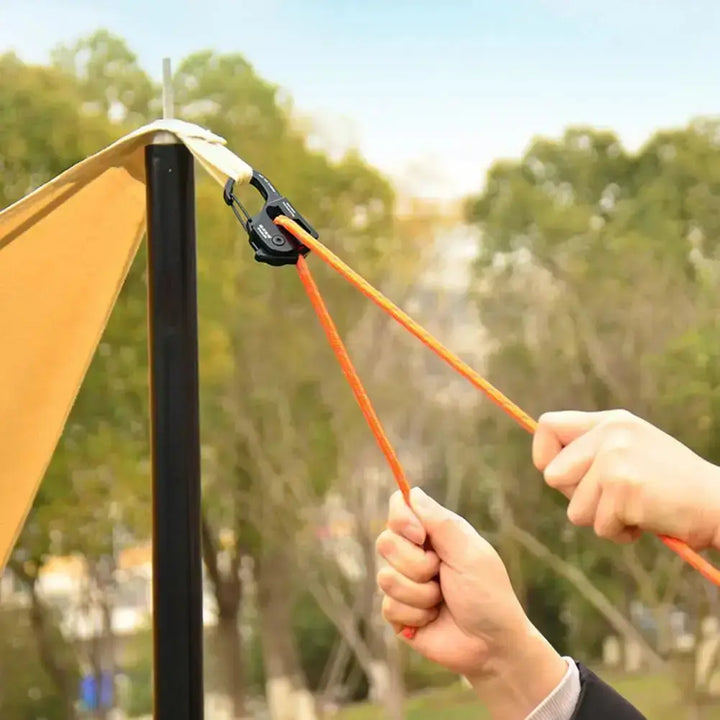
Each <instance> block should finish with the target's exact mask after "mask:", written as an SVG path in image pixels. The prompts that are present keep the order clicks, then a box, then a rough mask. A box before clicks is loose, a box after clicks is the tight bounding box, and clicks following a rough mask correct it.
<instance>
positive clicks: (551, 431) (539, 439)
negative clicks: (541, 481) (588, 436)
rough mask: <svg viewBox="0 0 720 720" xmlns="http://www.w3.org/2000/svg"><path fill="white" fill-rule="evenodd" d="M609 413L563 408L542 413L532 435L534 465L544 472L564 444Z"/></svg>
mask: <svg viewBox="0 0 720 720" xmlns="http://www.w3.org/2000/svg"><path fill="white" fill-rule="evenodd" d="M611 413H612V411H605V412H580V411H576V410H565V411H562V412H549V413H545V414H544V415H542V416H541V417H540V419H539V420H538V426H537V430H536V431H535V436H534V437H533V446H532V455H533V463H534V465H535V467H536V468H537V469H538V470H540V472H544V471H545V468H546V467H547V466H548V465H549V464H550V462H551V461H552V460H554V459H555V457H556V455H558V454H559V453H560V451H561V450H562V449H563V448H564V447H565V446H566V445H569V444H570V443H571V442H573V441H574V440H577V439H578V438H579V437H580V436H581V435H585V433H587V432H590V430H592V429H593V428H594V427H596V426H597V425H598V424H599V423H601V422H602V421H603V420H606V419H608V416H609V415H610V414H611Z"/></svg>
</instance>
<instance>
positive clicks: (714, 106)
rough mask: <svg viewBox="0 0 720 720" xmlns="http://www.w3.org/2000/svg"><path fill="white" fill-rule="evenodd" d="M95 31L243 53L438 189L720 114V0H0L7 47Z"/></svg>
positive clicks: (362, 144) (184, 51) (343, 130)
mask: <svg viewBox="0 0 720 720" xmlns="http://www.w3.org/2000/svg"><path fill="white" fill-rule="evenodd" d="M98 28H107V29H109V30H111V31H112V32H114V33H116V34H118V35H120V36H122V37H124V38H125V39H126V41H127V42H128V44H129V45H130V47H131V49H132V50H133V51H134V52H136V53H137V55H138V56H139V58H140V60H141V62H142V64H143V66H144V67H145V68H146V70H147V71H148V72H150V73H151V74H152V75H154V76H156V77H158V78H159V77H160V75H161V67H162V58H163V57H165V56H168V57H170V58H171V59H172V60H173V63H174V64H175V65H177V64H178V63H179V62H180V60H181V59H182V58H183V57H185V56H186V55H188V54H189V53H191V52H194V51H197V50H202V49H207V48H212V49H215V50H218V51H221V52H240V53H242V54H243V55H245V57H246V58H247V59H248V60H249V61H250V62H251V63H252V64H253V65H254V66H255V69H256V70H257V72H258V73H259V74H260V75H262V76H263V77H264V78H266V79H267V80H270V81H271V82H273V83H276V84H278V85H279V86H281V87H282V88H283V89H284V90H285V91H286V92H287V93H288V94H289V95H290V96H291V97H292V98H293V103H294V106H295V108H296V111H297V112H298V114H301V115H303V116H309V117H312V118H313V120H314V122H315V123H316V124H317V126H318V127H319V128H320V131H321V133H322V136H323V138H324V139H325V143H326V145H327V146H328V147H329V148H338V147H340V148H346V147H356V148H358V149H359V150H360V151H361V152H362V154H363V155H364V156H365V157H366V158H367V160H368V161H369V162H371V163H372V164H374V165H375V166H377V167H378V168H380V169H381V170H383V171H384V172H386V173H388V174H389V175H390V176H391V177H392V178H393V179H394V180H395V181H396V183H397V184H398V187H399V189H400V190H401V191H403V192H404V193H406V194H413V195H422V196H428V197H440V198H454V197H460V196H464V195H467V194H470V193H473V192H478V191H479V190H480V189H481V187H482V184H483V178H484V174H485V172H486V170H487V169H488V167H489V166H490V164H491V163H492V162H493V161H494V160H496V159H499V158H506V157H517V156H519V155H520V154H522V152H523V150H524V149H525V148H526V147H527V146H528V144H529V143H530V141H531V140H532V138H533V137H535V136H538V135H546V136H547V135H549V136H558V135H559V134H560V133H562V131H563V129H564V128H566V127H567V126H569V125H576V124H589V125H593V126H596V127H602V128H609V129H612V130H614V131H616V132H617V133H618V134H619V135H620V137H621V138H622V140H623V142H624V143H625V144H626V145H627V146H628V147H629V148H631V149H634V148H636V147H638V146H639V145H641V144H642V143H643V142H644V141H645V140H646V139H647V138H648V137H649V135H650V134H651V133H652V132H654V131H655V130H657V129H659V128H665V127H675V126H678V125H682V124H685V123H686V122H688V121H689V120H690V119H692V118H693V117H697V116H702V115H705V116H706V115H713V114H716V113H718V110H720V2H718V1H717V0H687V2H684V3H683V2H678V1H677V0H598V1H596V2H593V1H591V0H462V1H461V0H434V1H430V0H414V1H411V0H254V1H253V2H250V1H248V0H22V2H18V1H17V0H0V52H3V51H7V50H13V51H15V52H16V53H18V54H19V55H20V56H21V57H22V58H23V59H25V60H27V61H29V62H43V61H45V60H46V59H47V58H48V55H49V51H50V49H51V48H53V47H54V46H55V45H57V44H58V43H62V42H71V41H73V40H74V39H77V38H78V37H81V36H83V35H86V34H89V33H90V32H92V31H94V30H96V29H98Z"/></svg>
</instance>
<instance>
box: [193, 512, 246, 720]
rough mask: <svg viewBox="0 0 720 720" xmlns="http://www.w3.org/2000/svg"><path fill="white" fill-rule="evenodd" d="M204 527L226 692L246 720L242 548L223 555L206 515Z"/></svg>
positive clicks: (236, 716)
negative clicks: (241, 623) (241, 631)
mask: <svg viewBox="0 0 720 720" xmlns="http://www.w3.org/2000/svg"><path fill="white" fill-rule="evenodd" d="M201 528H202V538H203V544H202V552H203V562H204V564H205V569H206V570H207V573H208V576H209V577H210V582H211V583H212V586H213V590H214V591H215V602H216V603H217V608H218V624H217V628H216V633H217V635H216V638H217V647H218V655H219V658H220V677H221V681H222V683H221V687H222V694H223V695H224V696H225V697H226V698H228V700H229V701H230V704H231V707H232V712H233V718H234V720H244V718H246V717H248V713H247V709H246V703H247V698H246V693H245V690H246V682H245V663H244V657H243V643H242V637H241V635H240V610H241V607H242V599H243V583H242V579H241V577H240V549H239V548H237V547H236V548H235V549H234V552H233V553H232V555H231V557H229V558H228V557H227V556H226V557H223V558H221V556H220V550H219V548H218V546H217V544H216V543H215V539H214V537H213V534H212V530H211V528H210V524H209V523H208V520H207V518H206V517H205V515H204V514H203V516H202V525H201ZM222 560H225V561H226V562H222Z"/></svg>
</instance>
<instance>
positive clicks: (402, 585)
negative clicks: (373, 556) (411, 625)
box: [377, 567, 442, 610]
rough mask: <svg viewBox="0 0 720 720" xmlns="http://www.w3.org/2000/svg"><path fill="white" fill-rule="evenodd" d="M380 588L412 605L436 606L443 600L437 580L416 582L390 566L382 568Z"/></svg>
mask: <svg viewBox="0 0 720 720" xmlns="http://www.w3.org/2000/svg"><path fill="white" fill-rule="evenodd" d="M377 583H378V586H379V587H380V589H381V590H382V591H383V592H384V593H385V594H386V595H388V596H389V597H391V598H393V600H397V601H398V602H401V603H405V604H406V605H412V607H416V608H422V609H424V610H427V609H428V608H431V607H435V606H436V605H438V604H439V603H440V601H441V600H442V593H441V592H440V585H439V583H437V582H436V581H430V582H426V583H416V582H414V581H413V580H410V579H409V578H407V577H405V576H404V575H401V574H400V573H399V572H397V571H396V570H394V569H393V568H390V567H385V568H382V569H381V570H380V571H379V572H378V575H377Z"/></svg>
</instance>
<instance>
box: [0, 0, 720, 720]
mask: <svg viewBox="0 0 720 720" xmlns="http://www.w3.org/2000/svg"><path fill="white" fill-rule="evenodd" d="M718 38H720V5H718V4H717V3H716V2H711V1H710V0H693V2H689V3H684V4H681V3H677V2H671V1H669V0H654V1H653V2H650V1H649V0H648V1H647V2H643V1H642V0H634V1H632V0H626V1H624V2H620V1H619V0H605V1H603V2H591V1H590V0H587V1H586V0H577V1H576V2H571V1H570V0H508V1H506V2H504V3H497V2H490V1H489V0H488V1H480V0H478V1H476V2H473V1H472V0H466V1H465V2H460V1H451V0H447V1H446V2H444V3H435V2H429V1H425V0H416V2H409V0H396V1H395V2H393V3H387V2H381V1H380V0H366V1H365V2H362V3H360V2H350V1H349V0H347V1H346V0H335V2H330V0H326V1H322V0H304V1H301V0H262V1H257V2H254V3H251V2H247V1H246V0H242V1H239V0H238V1H235V2H232V1H226V2H217V0H205V1H204V2H197V0H187V2H170V0H154V2H152V3H147V2H142V3H141V2H139V0H125V1H124V2H121V3H118V2H109V0H92V1H91V0H63V1H61V0H25V2H22V3H14V4H11V3H10V2H9V0H2V1H0V206H2V207H4V206H6V205H8V204H9V203H11V202H13V201H14V200H17V199H18V198H20V197H22V196H23V195H25V194H26V193H28V192H29V191H30V190H32V189H33V188H35V187H37V186H38V185H40V184H42V183H43V182H45V181H47V180H49V179H50V178H51V177H54V176H55V175H56V174H58V173H59V172H61V171H62V170H64V169H66V168H68V167H69V166H71V165H73V164H74V163H76V162H78V161H80V160H81V159H83V158H84V157H86V156H87V155H88V154H90V153H92V152H94V151H96V150H98V149H100V148H102V147H104V146H106V145H107V144H109V143H110V142H112V141H113V140H115V139H117V138H118V137H120V136H121V135H123V134H125V133H126V132H128V131H129V130H132V129H134V128H136V127H138V126H140V125H142V124H143V123H145V122H147V121H150V120H152V119H155V118H157V117H159V116H160V114H161V102H160V98H161V91H160V87H159V78H160V75H161V59H162V58H163V57H165V56H170V57H171V58H172V60H173V67H174V70H175V73H174V81H173V82H174V93H175V102H176V115H177V116H178V117H180V118H182V119H185V120H189V121H192V122H195V123H198V124H201V125H204V126H206V127H208V128H210V129H211V130H213V131H214V132H215V133H217V134H219V135H222V136H224V137H225V138H226V139H227V140H228V143H229V146H230V148H231V149H232V150H233V151H235V152H236V153H237V154H238V155H240V156H241V157H243V158H244V159H246V160H247V161H248V162H249V163H250V164H251V165H253V166H255V167H257V168H258V169H260V170H261V171H262V172H264V173H266V174H267V175H268V176H269V177H270V178H271V179H272V180H273V181H274V182H275V183H276V184H277V185H278V186H279V188H280V190H281V191H282V192H283V193H284V194H286V195H287V196H289V197H290V198H291V199H292V201H293V202H294V203H295V204H296V206H297V207H298V208H299V209H300V211H301V212H302V213H303V214H304V215H305V216H306V217H307V218H308V219H309V220H310V221H311V222H312V223H313V224H314V225H315V227H316V228H318V229H319V231H320V234H321V239H323V240H324V242H325V243H326V244H328V245H329V246H330V247H331V248H333V249H334V250H335V251H336V252H338V253H339V254H340V255H341V256H342V257H344V258H345V259H346V260H347V261H348V262H349V263H350V264H351V265H352V266H353V267H355V268H356V269H358V270H359V271H360V272H362V273H363V274H365V275H366V276H367V277H368V278H369V279H370V280H371V281H372V282H374V283H375V284H376V285H377V286H378V287H380V288H381V289H382V290H383V291H384V292H386V293H387V294H388V295H389V296H390V297H391V298H393V299H394V300H395V301H396V302H398V303H399V304H400V305H401V306H403V307H404V308H405V309H406V310H408V311H409V312H411V313H412V314H413V315H414V316H415V317H416V318H417V319H418V320H420V321H421V322H423V323H424V324H425V325H426V326H427V327H428V328H429V329H430V330H431V331H432V332H434V333H436V334H437V335H438V336H439V337H440V339H441V340H442V341H443V342H445V343H446V344H447V345H449V346H450V347H451V348H453V349H454V350H456V351H458V352H459V353H461V354H462V356H463V357H464V358H465V359H466V360H467V361H468V362H470V363H471V364H472V365H473V366H474V367H476V368H478V369H479V370H481V371H482V372H483V373H485V374H486V375H487V377H488V378H489V379H490V380H491V381H492V382H493V383H495V384H497V385H498V386H499V387H500V388H502V389H503V390H504V391H505V392H506V393H507V394H509V395H510V396H511V397H512V398H513V399H515V400H516V401H517V402H518V403H519V404H521V405H522V406H523V407H525V408H526V409H527V410H528V411H529V412H531V413H533V414H535V415H537V414H539V413H541V412H542V411H545V410H549V409H558V408H566V407H573V408H584V409H604V408H611V407H624V408H628V409H630V410H632V411H634V412H636V413H638V414H640V415H642V416H643V417H645V418H647V419H649V420H651V421H652V422H654V423H656V424H658V425H660V426H661V427H662V428H663V429H665V430H667V431H669V432H671V433H673V434H675V435H676V436H678V437H679V438H680V439H682V440H683V441H684V442H686V443H687V444H689V445H690V446H691V447H692V448H693V449H695V450H697V451H698V452H700V453H701V454H703V455H704V456H706V457H708V458H709V459H711V460H713V461H715V462H720V314H719V311H720V287H719V286H718V281H719V280H720V277H719V276H720V122H719V121H718V116H717V112H718V110H719V109H720V42H718ZM251 203H252V196H249V204H251ZM197 207H198V252H199V258H198V264H199V273H200V277H199V305H200V344H201V374H202V387H201V396H202V438H203V445H202V457H203V491H204V501H203V528H202V530H203V540H204V546H203V555H204V557H203V559H204V574H205V602H204V607H205V653H206V658H205V668H206V678H205V689H206V706H207V718H208V720H241V719H243V720H244V719H246V718H248V719H249V718H258V719H259V718H268V719H269V720H320V719H321V718H330V717H334V718H338V719H339V720H374V719H375V718H378V719H379V718H390V719H391V720H399V719H400V718H408V719H409V720H428V719H429V718H444V719H445V718H447V719H448V720H466V719H467V720H469V719H470V718H473V719H476V718H483V717H484V715H483V711H482V708H480V706H479V705H478V704H477V703H476V702H474V701H473V697H472V695H471V693H470V692H469V691H468V690H467V689H466V688H465V687H464V686H463V684H462V683H461V682H460V680H459V679H458V678H457V677H454V676H452V675H449V674H448V673H445V672H443V671H441V670H439V669H438V668H436V667H433V666H431V665H429V664H427V663H424V662H423V661H422V660H421V659H419V658H418V657H417V656H415V655H413V654H412V653H410V652H408V651H407V649H406V648H404V647H403V646H400V645H399V644H398V643H397V642H396V640H395V638H394V637H393V635H392V631H391V630H390V629H389V628H387V627H386V626H385V625H384V624H383V622H382V620H381V617H380V612H379V602H378V596H377V593H376V591H375V580H374V576H375V573H376V570H377V558H376V556H375V549H374V540H375V537H376V535H377V533H378V532H379V531H380V530H381V529H382V527H383V526H384V519H385V513H386V504H387V499H388V496H389V494H390V493H391V492H392V490H393V489H394V486H393V482H392V477H391V475H390V473H389V471H388V469H387V468H386V466H385V464H384V460H383V458H382V456H381V455H380V453H379V452H378V450H377V448H376V447H375V444H374V441H373V438H372V436H371V435H370V434H369V432H368V430H367V428H366V426H365V425H364V421H363V419H362V416H361V415H360V413H359V411H358V410H357V408H356V406H355V404H354V400H353V398H352V395H351V393H350V391H349V389H348V388H347V387H346V385H345V381H344V378H343V377H342V375H341V372H340V370H339V368H338V367H337V366H336V362H335V359H334V357H333V355H332V353H331V351H330V349H329V348H328V346H327V343H326V341H325V339H324V336H323V335H322V333H321V331H320V329H319V327H318V325H317V321H316V319H315V316H314V315H313V313H312V310H311V309H310V307H309V305H308V303H307V300H306V298H305V297H304V295H303V293H302V290H301V288H300V287H299V286H298V283H297V281H296V278H295V276H294V274H292V273H287V272H283V271H277V270H273V269H271V268H268V267H265V266H260V265H257V264H256V263H254V261H253V259H252V252H251V250H250V248H249V247H248V245H247V240H246V237H245V236H244V234H243V233H242V231H241V230H240V228H239V227H238V225H237V222H236V220H235V219H234V217H233V216H232V214H231V213H230V212H229V211H228V209H227V207H226V206H225V205H224V204H223V203H222V201H221V197H220V193H219V192H218V189H217V186H216V185H215V184H214V183H212V182H211V181H209V180H207V179H206V178H205V177H203V175H202V173H201V172H199V173H198V195H197ZM81 261H82V260H81V259H80V258H79V259H78V262H81ZM317 276H318V280H319V283H320V284H321V286H322V289H323V292H324V293H325V295H326V299H327V302H328V304H329V306H330V308H331V310H332V312H333V314H334V316H335V318H336V320H337V322H338V325H339V326H340V328H341V330H342V332H343V335H344V337H345V338H346V339H347V342H348V344H349V347H350V351H351V353H352V356H353V358H354V360H355V361H356V363H357V365H358V369H359V371H360V374H361V376H362V377H363V379H364V380H365V382H366V384H367V387H368V390H369V392H370V395H371V397H372V398H373V400H374V401H375V403H376V405H377V408H378V412H379V414H380V416H381V418H382V419H383V421H384V422H385V424H386V426H387V429H388V431H389V433H390V435H391V437H392V440H393V441H394V443H395V444H396V446H397V448H398V450H399V452H400V454H401V457H402V460H403V462H404V464H405V466H406V469H407V471H408V474H409V476H410V478H411V480H412V482H413V483H416V484H421V485H422V486H423V487H424V488H425V489H426V490H427V491H428V492H430V493H431V494H433V495H434V496H435V497H437V498H438V499H439V500H441V501H442V502H444V503H446V504H447V505H448V506H449V507H451V508H452V509H454V510H456V511H458V512H460V513H462V514H463V515H465V516H466V517H468V518H469V519H470V520H471V521H472V522H473V523H474V524H475V525H476V527H478V528H479V529H480V530H481V531H482V532H483V533H484V534H485V535H486V536H487V537H488V539H489V540H490V541H491V542H492V543H493V544H494V545H495V547H496V548H497V549H498V550H499V552H500V553H501V555H502V556H503V558H504V560H505V561H506V563H507V565H508V568H509V570H510V573H511V576H512V579H513V582H514V585H515V588H516V590H517V592H518V594H519V596H520V598H521V599H522V601H523V603H524V605H525V607H526V608H527V611H528V613H529V615H530V617H531V618H532V620H533V621H534V622H535V623H536V624H537V625H538V627H539V628H540V629H541V630H542V631H543V632H544V633H545V634H546V636H547V637H548V638H549V639H550V641H551V642H552V643H553V644H554V645H555V646H556V647H557V648H558V649H559V650H560V651H561V652H563V653H568V654H572V655H574V656H575V657H577V658H578V659H581V660H583V661H584V662H586V663H588V664H591V665H592V666H593V667H595V668H598V669H599V671H600V673H601V674H602V675H603V677H605V678H606V679H607V680H608V681H610V682H612V683H613V684H615V685H616V686H617V687H618V688H619V689H620V690H621V691H622V692H624V693H626V694H627V695H628V697H629V698H630V699H632V700H633V701H634V702H635V703H636V704H637V705H638V707H639V708H640V709H641V710H643V711H644V712H645V713H646V714H647V715H648V716H649V717H652V718H660V719H661V720H662V718H678V717H690V718H703V717H704V718H720V665H718V659H719V657H720V630H719V629H718V623H717V621H716V620H715V617H716V616H717V613H718V609H719V601H720V598H718V594H717V591H716V588H714V587H712V586H711V585H709V584H708V583H706V582H705V581H703V580H702V579H701V578H699V576H697V575H696V574H694V573H693V572H692V571H690V570H688V569H687V568H686V567H685V566H683V564H682V562H681V561H680V560H679V559H678V558H676V557H675V556H674V555H673V554H672V553H670V552H669V551H668V550H667V549H666V548H664V547H663V546H662V545H661V544H660V543H658V542H657V541H656V540H654V539H652V538H643V539H642V540H641V541H640V542H638V543H637V544H635V545H632V546H628V547H616V546H614V545H611V544H609V543H606V542H603V541H600V540H597V539H596V538H595V537H594V536H593V535H592V533H591V532H590V531H586V530H578V529H575V528H573V527H571V526H570V525H569V524H568V523H567V521H566V517H565V512H564V502H563V499H562V498H560V497H558V496H556V494H555V493H553V492H552V491H550V490H548V489H547V488H545V487H544V486H543V483H542V480H541V478H540V476H539V475H538V473H537V472H535V471H534V469H533V467H532V464H531V461H530V452H529V449H530V443H529V438H528V437H527V436H526V435H525V434H524V432H523V431H522V430H519V429H517V428H516V427H515V426H513V425H512V423H511V421H510V420H508V419H507V418H505V417H504V416H503V415H502V414H501V413H500V412H499V411H498V410H497V409H496V408H495V407H494V406H492V405H491V404H489V403H488V402H487V401H486V400H485V399H484V398H483V397H481V396H480V395H479V394H478V393H476V392H475V391H474V390H473V389H472V388H471V387H470V386H469V385H467V384H466V383H465V381H463V380H462V379H461V378H459V377H457V376H455V375H454V374H453V373H452V371H450V370H449V369H447V368H446V367H445V366H444V365H442V363H440V361H438V360H436V359H435V358H434V357H433V356H431V355H430V354H429V353H428V352H427V350H425V349H424V348H423V347H422V346H420V345H419V344H418V343H417V342H415V341H414V340H413V339H412V338H409V337H407V336H406V335H405V334H404V332H403V331H402V330H400V329H399V328H397V327H396V326H394V324H393V323H392V322H391V321H389V320H387V319H386V318H385V317H384V316H382V315H381V314H380V313H379V311H377V310H376V309H375V308H374V307H372V306H370V304H369V303H368V302H367V301H365V300H364V299H363V298H362V297H361V296H360V295H359V294H358V293H356V292H355V291H353V290H352V289H351V288H349V287H347V286H346V285H345V284H344V283H343V281H342V280H341V279H339V278H338V277H336V276H334V275H333V274H332V273H330V272H329V271H326V270H325V269H324V268H323V267H319V266H318V267H317ZM48 372H52V365H51V364H50V365H49V366H48ZM147 373H148V370H147V352H146V286H145V253H144V250H142V251H141V253H140V255H139V256H138V258H137V261H136V262H135V264H134V265H133V267H132V270H131V272H130V276H129V278H128V281H127V283H126V285H125V287H124V290H123V292H122V296H121V298H120V300H119V302H118V304H117V306H116V309H115V312H114V314H113V316H112V318H111V321H110V324H109V327H108V328H107V331H106V334H105V336H104V337H103V340H102V342H101V344H100V347H99V349H98V351H97V354H96V357H95V359H94V362H93V364H92V367H91V368H90V371H89V373H88V376H87V378H86V381H85V384H84V386H83V389H82V391H81V393H80V396H79V398H78V401H77V403H76V405H75V408H74V410H73V412H72V415H71V417H70V419H69V422H68V424H67V427H66V430H65V433H64V436H63V438H62V441H61V443H60V445H59V447H58V449H57V452H56V454H55V457H54V459H53V462H52V465H51V467H50V468H49V470H48V472H47V475H46V478H45V480H44V483H43V485H42V488H41V490H40V493H39V495H38V497H37V501H36V503H35V506H34V508H33V511H32V514H31V516H30V518H29V520H28V522H27V525H26V527H25V529H24V532H23V534H22V537H21V538H20V540H19V543H18V545H17V547H16V549H15V551H14V553H13V556H12V559H11V561H10V563H9V565H8V569H7V571H6V572H5V573H4V575H3V576H2V578H1V579H0V716H1V717H2V718H7V719H8V720H41V719H42V720H82V719H84V718H108V719H111V718H112V719H114V720H121V719H123V718H128V719H129V718H135V719H137V718H148V717H149V716H150V714H151V689H152V678H151V672H152V668H151V637H150V627H151V616H150V605H151V597H150V593H151V566H150V545H149V542H150V494H149V493H150V480H149V461H148V442H147V437H148V426H147V416H148V406H147V395H148V388H147Z"/></svg>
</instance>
